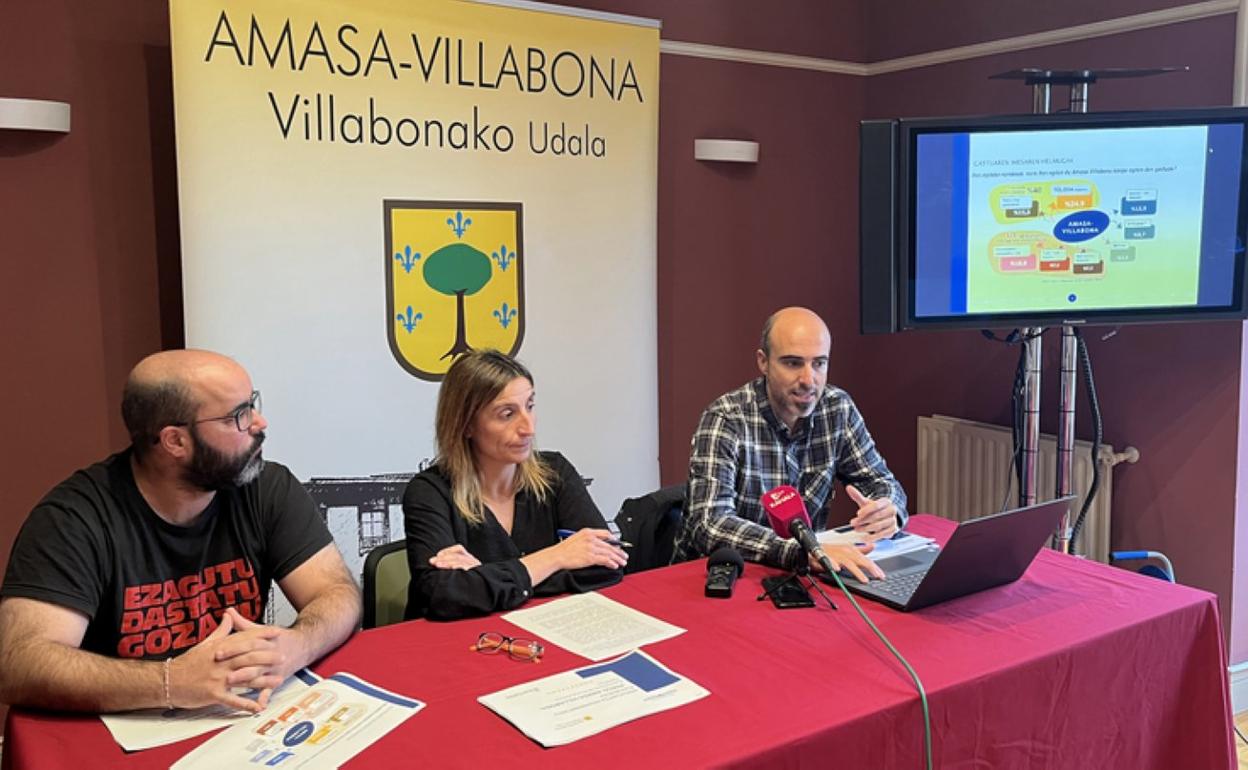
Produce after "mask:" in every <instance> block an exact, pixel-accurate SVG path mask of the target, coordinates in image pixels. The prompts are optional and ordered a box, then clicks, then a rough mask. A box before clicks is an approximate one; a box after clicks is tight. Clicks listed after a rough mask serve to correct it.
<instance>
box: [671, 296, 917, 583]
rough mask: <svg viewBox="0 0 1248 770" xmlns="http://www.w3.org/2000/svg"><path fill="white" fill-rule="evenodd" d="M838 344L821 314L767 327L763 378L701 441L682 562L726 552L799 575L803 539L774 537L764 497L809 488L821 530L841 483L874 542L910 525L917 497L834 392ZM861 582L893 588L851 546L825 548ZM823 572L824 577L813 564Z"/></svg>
mask: <svg viewBox="0 0 1248 770" xmlns="http://www.w3.org/2000/svg"><path fill="white" fill-rule="evenodd" d="M831 346H832V337H831V335H830V334H829V333H828V327H827V325H826V324H824V322H823V320H822V319H820V318H819V316H817V315H816V314H815V313H813V312H811V311H810V310H807V309H805V308H798V307H793V308H785V309H783V310H780V311H778V312H776V313H775V314H773V315H772V316H771V317H770V318H768V319H767V323H766V324H765V325H764V326H763V334H762V341H761V343H760V346H759V350H758V351H757V353H756V357H757V360H758V369H759V372H760V373H761V375H762V376H761V377H759V378H758V379H756V380H754V381H752V382H749V383H747V384H745V385H743V386H742V387H740V388H738V389H737V390H734V391H732V392H731V393H727V394H725V395H723V396H720V397H719V398H718V399H716V400H715V401H714V402H712V403H711V405H710V406H709V407H707V408H706V411H704V412H703V413H702V419H701V421H700V422H699V423H698V429H697V431H696V432H695V433H694V434H693V446H692V453H691V455H690V458H689V485H688V490H687V500H686V502H685V518H684V522H683V524H682V528H681V532H680V535H679V536H678V537H677V541H676V556H677V558H678V559H681V558H685V559H688V558H694V557H697V556H701V555H705V554H708V553H711V552H713V551H714V550H715V549H717V548H720V547H723V546H727V547H731V548H734V549H736V550H737V551H738V552H740V553H741V555H742V556H744V557H745V558H746V559H748V560H750V561H757V562H763V563H765V564H769V565H771V566H776V567H783V568H786V569H793V568H795V567H797V566H799V565H801V564H802V562H803V561H804V557H803V556H802V551H801V548H800V546H799V545H798V544H797V542H796V541H795V540H786V539H782V538H780V537H779V536H778V535H776V534H775V532H773V531H772V530H771V528H770V527H769V526H767V514H766V512H765V511H764V510H763V507H762V504H761V502H760V498H761V497H762V495H763V493H764V492H766V491H768V490H770V489H774V488H776V487H778V486H781V485H785V484H789V485H792V486H794V487H796V488H797V489H798V491H799V492H800V493H801V495H802V499H803V500H804V501H805V503H806V510H807V511H809V512H810V514H811V518H812V520H813V524H814V529H816V530H820V529H823V528H824V527H825V526H826V524H827V518H828V511H827V503H828V502H829V501H830V500H831V499H832V497H833V496H834V494H835V491H834V489H833V482H835V481H840V482H842V483H843V484H845V489H846V493H847V494H848V495H849V496H850V498H851V499H852V500H853V501H854V503H855V504H856V505H857V506H858V510H857V512H856V513H855V515H854V517H853V520H852V521H851V522H850V523H851V524H852V525H853V526H854V528H855V529H857V530H859V531H860V532H861V533H862V535H863V540H864V541H865V542H872V541H874V540H877V539H879V538H881V537H887V536H890V535H892V534H893V533H895V532H896V531H897V529H898V528H899V527H900V526H902V525H903V524H904V523H905V519H906V495H905V493H904V492H903V491H902V489H901V485H900V484H898V483H897V480H896V479H895V478H893V474H892V473H890V472H889V470H888V466H887V465H885V463H884V458H882V457H881V456H880V453H879V452H877V451H876V449H875V442H874V441H872V440H871V434H870V433H868V432H867V428H866V425H864V424H863V421H862V415H861V414H859V413H858V408H857V407H856V406H854V402H853V401H852V400H851V399H850V397H849V394H847V393H846V392H845V391H843V390H841V389H839V388H836V387H832V386H829V385H827V380H828V352H829V351H830V350H831ZM824 550H825V551H826V552H827V555H828V556H829V558H830V559H831V560H832V563H833V565H834V566H836V567H837V568H838V569H841V568H844V569H848V570H849V571H850V572H851V573H853V575H854V576H855V577H857V578H858V579H859V580H864V581H865V580H866V579H867V575H872V576H874V577H883V573H882V572H881V571H880V569H879V568H878V567H876V566H875V564H874V563H873V562H872V561H871V560H870V559H868V558H867V557H866V556H864V555H863V552H864V551H866V550H869V547H866V548H862V549H859V548H854V547H852V546H829V547H826V548H825V549H824ZM809 565H810V567H811V568H812V569H816V570H818V569H821V567H820V566H819V564H818V563H817V562H816V561H815V560H814V559H810V560H809Z"/></svg>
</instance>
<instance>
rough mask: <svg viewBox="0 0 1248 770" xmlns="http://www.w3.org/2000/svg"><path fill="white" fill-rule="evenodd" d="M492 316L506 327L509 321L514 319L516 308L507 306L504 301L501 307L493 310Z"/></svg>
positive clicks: (509, 323)
mask: <svg viewBox="0 0 1248 770" xmlns="http://www.w3.org/2000/svg"><path fill="white" fill-rule="evenodd" d="M494 317H495V318H497V319H498V322H499V324H501V325H502V327H503V328H504V329H506V328H507V327H508V326H510V325H511V322H512V321H513V320H515V317H516V309H515V308H514V307H507V303H506V302H504V303H503V306H502V307H500V308H499V309H498V310H495V311H494Z"/></svg>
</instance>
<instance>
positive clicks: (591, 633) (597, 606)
mask: <svg viewBox="0 0 1248 770" xmlns="http://www.w3.org/2000/svg"><path fill="white" fill-rule="evenodd" d="M503 620H506V621H507V622H508V623H512V624H515V625H517V626H519V627H520V628H523V629H524V630H525V631H528V632H529V633H530V634H533V635H534V636H536V637H539V638H541V639H543V640H545V641H547V642H550V643H551V644H554V645H558V646H559V647H562V648H563V649H565V650H567V651H568V652H571V653H573V654H574V655H580V656H581V657H583V658H589V659H590V660H605V659H607V658H610V657H612V656H614V655H619V654H621V653H624V652H628V651H629V650H635V649H637V648H638V647H640V646H642V645H643V644H650V643H651V642H659V641H662V640H664V639H671V638H672V637H673V636H679V635H680V634H683V633H684V632H685V629H683V628H678V627H676V626H673V625H672V624H671V623H665V622H664V621H662V620H659V619H658V618H654V617H651V616H649V615H647V614H645V613H644V612H638V611H637V610H635V609H633V608H632V607H629V606H627V605H624V604H620V603H619V602H617V601H612V600H611V599H608V598H607V597H605V596H603V595H602V594H599V593H597V592H594V591H590V592H589V593H586V594H574V595H572V596H565V597H563V598H562V599H555V600H554V601H551V602H547V603H545V604H542V605H540V606H537V607H528V608H525V609H523V610H515V611H514V612H509V613H507V614H506V615H503Z"/></svg>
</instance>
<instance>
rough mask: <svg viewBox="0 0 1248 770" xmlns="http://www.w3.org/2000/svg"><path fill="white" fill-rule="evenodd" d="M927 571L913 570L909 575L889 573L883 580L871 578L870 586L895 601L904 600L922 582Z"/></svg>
mask: <svg viewBox="0 0 1248 770" xmlns="http://www.w3.org/2000/svg"><path fill="white" fill-rule="evenodd" d="M926 575H927V572H913V573H911V574H909V575H890V576H888V577H886V578H885V579H883V580H872V581H871V588H873V589H874V590H876V591H878V592H880V593H882V594H885V595H887V596H888V598H890V599H893V600H894V601H897V602H905V601H906V600H907V599H909V598H910V597H911V595H913V594H914V592H915V590H916V589H917V588H918V587H919V583H922V582H923V578H924V576H926Z"/></svg>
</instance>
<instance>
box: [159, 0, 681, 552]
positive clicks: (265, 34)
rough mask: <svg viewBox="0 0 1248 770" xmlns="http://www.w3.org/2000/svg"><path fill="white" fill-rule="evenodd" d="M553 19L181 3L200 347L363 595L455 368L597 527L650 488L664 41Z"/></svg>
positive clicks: (485, 9) (456, 10)
mask: <svg viewBox="0 0 1248 770" xmlns="http://www.w3.org/2000/svg"><path fill="white" fill-rule="evenodd" d="M559 11H560V9H558V8H556V7H554V6H539V5H538V4H527V3H526V4H523V6H522V7H502V6H498V5H492V4H482V3H473V2H457V1H455V0H425V1H424V2H421V3H409V2H397V1H393V0H364V1H361V2H345V1H339V2H329V1H321V2H315V1H313V0H303V1H301V2H296V1H295V0H286V1H284V2H283V1H281V0H263V1H262V0H218V2H180V1H179V0H173V1H172V2H171V13H170V15H171V23H172V51H173V63H174V96H175V106H176V124H177V144H178V168H179V173H178V176H179V193H180V201H179V204H180V209H181V216H182V258H183V275H184V278H183V282H184V291H185V315H186V341H187V345H188V347H202V348H209V349H212V350H217V351H220V352H223V353H226V354H228V355H231V356H234V357H235V358H237V359H238V360H239V361H240V362H241V363H242V364H243V365H244V366H245V367H247V369H248V370H249V371H250V372H251V375H252V377H253V380H254V382H255V385H256V387H257V388H259V389H260V390H261V391H262V392H263V394H264V409H265V416H266V417H267V418H268V420H269V422H270V429H269V431H270V433H269V440H268V442H267V445H266V454H267V456H269V457H272V458H273V459H275V460H278V461H280V462H283V463H285V464H287V465H289V466H290V467H291V469H292V470H293V471H294V472H295V474H296V475H297V476H298V477H299V478H300V479H302V480H304V481H305V482H309V486H310V490H311V491H312V492H313V495H314V497H316V498H317V500H318V502H320V503H321V504H322V507H323V509H324V510H325V512H326V516H327V520H328V522H329V524H330V527H331V529H332V530H333V531H334V534H335V537H336V538H337V540H338V543H339V546H340V547H341V548H342V550H343V552H344V555H345V556H346V558H347V560H348V562H349V563H352V564H353V565H354V566H355V568H356V570H357V572H358V569H359V567H360V565H361V564H362V562H363V556H364V554H365V553H366V552H367V551H368V550H369V549H370V548H371V547H373V546H375V545H376V544H379V543H381V542H386V541H389V540H396V539H399V538H401V537H402V536H403V531H402V516H401V512H400V511H399V510H398V505H397V504H398V500H399V496H400V495H401V493H402V489H403V486H404V485H405V483H406V481H407V480H408V479H409V478H410V477H411V476H412V475H413V474H414V473H415V472H416V471H417V470H418V469H419V467H420V466H421V464H422V463H424V462H427V461H428V460H429V459H430V458H431V457H432V456H433V454H434V446H433V418H434V404H435V401H436V398H437V389H438V383H437V380H438V378H439V377H440V375H441V373H442V372H444V371H445V367H446V366H447V365H449V362H450V360H451V358H450V356H448V355H447V354H449V353H454V352H458V351H459V350H462V349H464V348H465V347H498V348H500V349H503V350H504V351H514V352H515V355H516V356H517V357H518V358H519V359H520V360H521V361H523V362H524V363H526V364H527V365H528V366H529V367H530V369H532V371H533V373H534V377H535V378H536V381H537V394H538V404H539V407H538V416H539V417H538V444H539V446H540V447H542V448H546V449H557V450H559V451H562V452H563V453H564V454H565V455H566V456H567V457H568V458H569V459H570V460H571V461H572V462H573V463H574V464H575V465H576V467H577V469H578V470H579V471H580V472H581V474H582V475H584V476H586V477H589V478H592V479H593V482H592V484H591V486H590V492H591V493H592V494H593V496H594V499H595V501H596V502H597V503H598V506H599V507H600V508H601V509H602V511H603V513H604V515H606V516H607V517H608V518H610V517H612V516H613V515H614V514H615V512H616V510H617V509H618V507H619V504H620V502H621V500H623V499H624V498H625V497H631V496H636V495H639V494H643V493H645V492H648V491H650V490H652V489H654V488H655V487H657V486H658V477H659V474H658V439H657V430H658V406H657V402H658V398H657V373H656V359H657V352H656V344H657V342H656V325H657V322H656V286H655V280H656V279H655V216H656V214H655V212H656V184H657V182H656V173H657V130H658V66H659V49H658V44H659V34H658V29H657V25H655V26H650V25H646V24H637V23H632V22H635V21H637V20H620V19H610V18H585V16H586V14H584V13H583V12H576V13H575V14H567V13H561V12H559Z"/></svg>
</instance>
